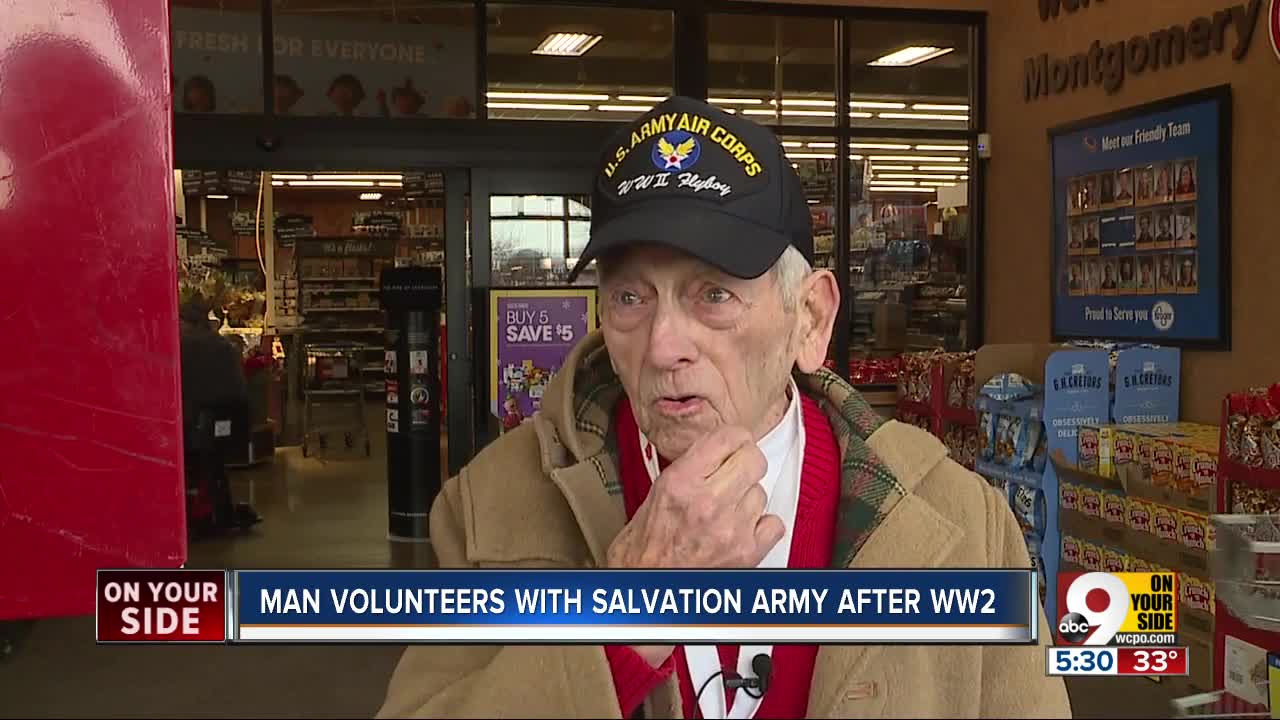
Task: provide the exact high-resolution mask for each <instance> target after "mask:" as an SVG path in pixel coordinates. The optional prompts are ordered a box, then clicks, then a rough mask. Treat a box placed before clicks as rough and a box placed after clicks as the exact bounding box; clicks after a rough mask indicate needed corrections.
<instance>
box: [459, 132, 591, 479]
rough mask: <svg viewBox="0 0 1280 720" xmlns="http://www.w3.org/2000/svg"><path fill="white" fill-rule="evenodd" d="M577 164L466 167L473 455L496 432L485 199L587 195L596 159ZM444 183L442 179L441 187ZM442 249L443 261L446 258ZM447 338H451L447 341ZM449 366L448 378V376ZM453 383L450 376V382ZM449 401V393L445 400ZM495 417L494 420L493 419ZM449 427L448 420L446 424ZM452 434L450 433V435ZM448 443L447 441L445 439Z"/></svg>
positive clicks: (490, 267)
mask: <svg viewBox="0 0 1280 720" xmlns="http://www.w3.org/2000/svg"><path fill="white" fill-rule="evenodd" d="M575 160H576V162H566V161H565V160H563V159H562V160H561V161H560V162H557V163H555V164H554V165H549V166H545V167H541V168H531V167H498V168H475V169H472V171H471V285H470V289H471V327H472V344H471V347H472V352H473V357H472V362H471V367H470V368H469V370H470V372H471V377H472V378H473V379H474V381H475V382H474V383H473V384H472V387H473V388H474V394H473V396H472V399H473V405H472V419H473V423H472V436H471V437H472V440H473V443H474V445H473V446H472V454H474V453H475V452H479V451H480V450H481V449H483V448H484V447H485V446H486V445H488V444H489V443H490V442H493V440H495V439H496V438H497V436H498V430H497V426H496V424H495V423H494V422H493V421H491V420H490V417H491V416H492V413H491V412H490V411H489V404H490V400H491V398H490V397H489V373H490V372H491V371H492V368H490V367H489V353H490V350H491V348H490V347H489V330H490V328H489V323H490V322H491V321H492V318H491V313H490V307H489V290H490V289H492V288H494V287H495V286H494V284H493V272H492V267H493V261H492V256H491V254H490V251H491V249H492V246H491V237H490V232H489V227H490V216H489V201H490V198H492V197H494V196H500V195H588V196H589V195H591V188H592V174H593V173H594V171H595V169H594V167H595V158H594V157H592V158H590V160H589V161H584V159H583V158H575ZM447 186H448V184H447V183H446V188H447ZM448 257H449V256H448V251H447V249H446V253H445V260H446V262H447V261H448ZM450 342H452V339H450ZM452 372H453V371H452V370H450V378H452V377H453V375H452ZM450 382H451V384H452V380H451V381H450ZM449 401H450V403H452V402H453V398H452V396H450V399H449ZM495 420H496V419H495ZM449 429H450V432H451V433H452V431H453V426H452V424H451V425H450V427H449ZM451 437H452V436H451ZM450 447H452V442H451V443H450Z"/></svg>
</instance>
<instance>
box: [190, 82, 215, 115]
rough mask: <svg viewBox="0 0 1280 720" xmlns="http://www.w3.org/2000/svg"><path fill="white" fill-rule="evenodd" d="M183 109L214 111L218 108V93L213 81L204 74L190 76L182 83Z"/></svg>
mask: <svg viewBox="0 0 1280 720" xmlns="http://www.w3.org/2000/svg"><path fill="white" fill-rule="evenodd" d="M182 109H183V111H184V112H200V113H205V112H213V111H215V110H217V109H218V93H217V91H216V90H215V89H214V87H213V81H212V80H210V79H209V78H207V77H205V76H204V75H196V76H194V77H191V78H188V79H187V81H186V82H185V83H183V84H182Z"/></svg>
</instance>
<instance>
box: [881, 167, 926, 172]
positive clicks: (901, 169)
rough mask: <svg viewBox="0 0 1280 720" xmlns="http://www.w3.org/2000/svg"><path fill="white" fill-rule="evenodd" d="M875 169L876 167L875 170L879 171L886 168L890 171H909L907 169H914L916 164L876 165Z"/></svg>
mask: <svg viewBox="0 0 1280 720" xmlns="http://www.w3.org/2000/svg"><path fill="white" fill-rule="evenodd" d="M875 169H876V172H880V171H881V170H888V171H890V172H892V171H894V170H899V171H909V170H915V169H916V166H915V165H876V166H875Z"/></svg>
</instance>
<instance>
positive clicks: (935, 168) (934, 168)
mask: <svg viewBox="0 0 1280 720" xmlns="http://www.w3.org/2000/svg"><path fill="white" fill-rule="evenodd" d="M916 169H917V170H928V171H931V172H950V173H956V172H964V171H965V170H968V169H969V166H968V165H921V166H920V167H918V168H916Z"/></svg>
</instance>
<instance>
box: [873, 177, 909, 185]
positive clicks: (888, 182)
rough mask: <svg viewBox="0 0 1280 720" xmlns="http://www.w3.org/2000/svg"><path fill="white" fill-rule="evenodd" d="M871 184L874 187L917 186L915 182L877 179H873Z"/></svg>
mask: <svg viewBox="0 0 1280 720" xmlns="http://www.w3.org/2000/svg"><path fill="white" fill-rule="evenodd" d="M871 184H872V185H894V186H897V185H904V186H912V185H915V182H913V181H911V180H881V179H880V178H875V179H873V180H872V181H871Z"/></svg>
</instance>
